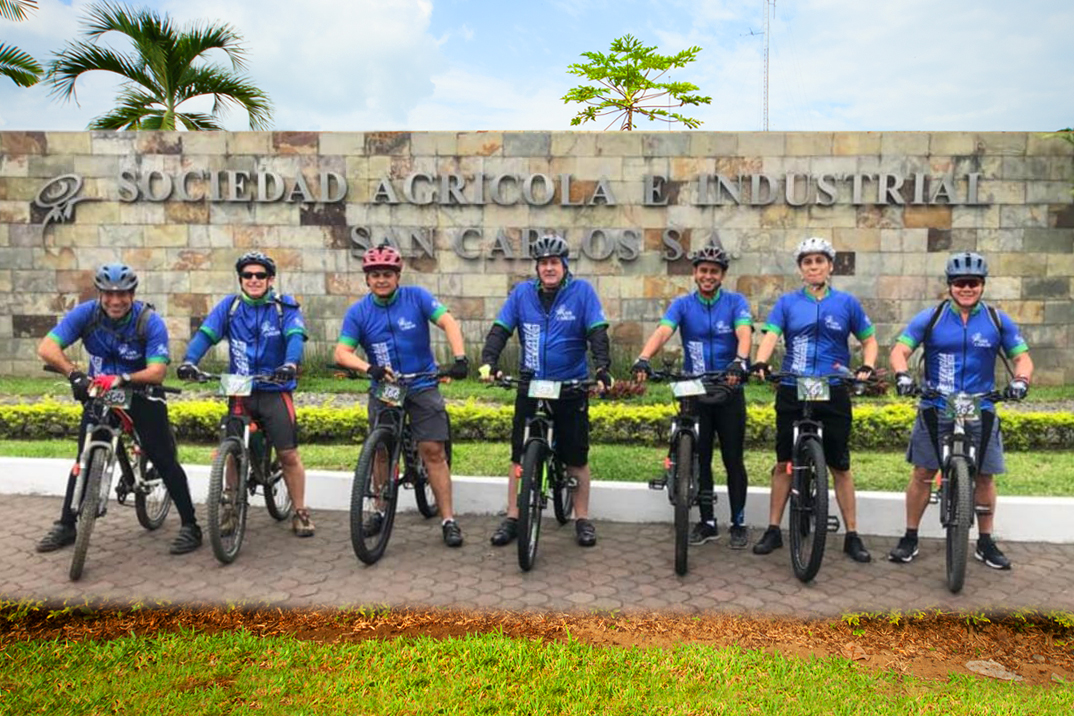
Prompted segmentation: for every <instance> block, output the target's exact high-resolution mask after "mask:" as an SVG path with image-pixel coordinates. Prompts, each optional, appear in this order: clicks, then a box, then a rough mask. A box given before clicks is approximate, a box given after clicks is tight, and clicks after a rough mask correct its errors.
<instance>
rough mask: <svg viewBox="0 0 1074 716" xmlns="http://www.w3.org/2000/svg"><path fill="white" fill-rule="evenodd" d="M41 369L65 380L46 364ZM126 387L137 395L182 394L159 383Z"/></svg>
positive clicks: (176, 389)
mask: <svg viewBox="0 0 1074 716" xmlns="http://www.w3.org/2000/svg"><path fill="white" fill-rule="evenodd" d="M41 369H42V370H44V371H45V372H46V373H55V374H56V375H63V377H65V378H66V377H67V376H66V375H64V373H63V371H62V370H60V369H59V368H55V367H53V366H51V365H48V364H46V365H44V366H42V367H41ZM127 385H129V386H130V387H131V389H132V390H134V391H136V392H138V393H144V392H146V391H148V390H159V391H160V392H162V393H172V394H173V395H179V394H180V393H182V392H183V390H182V389H181V388H169V387H168V386H166V385H163V384H161V383H135V382H133V381H132V382H130V383H127Z"/></svg>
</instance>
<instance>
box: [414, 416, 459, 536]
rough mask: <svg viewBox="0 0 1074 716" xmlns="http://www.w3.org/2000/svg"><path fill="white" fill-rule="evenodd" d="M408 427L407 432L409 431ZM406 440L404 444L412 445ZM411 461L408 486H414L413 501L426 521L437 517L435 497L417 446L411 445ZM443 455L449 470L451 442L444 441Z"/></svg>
mask: <svg viewBox="0 0 1074 716" xmlns="http://www.w3.org/2000/svg"><path fill="white" fill-rule="evenodd" d="M409 429H410V428H409V427H408V428H407V430H408V431H409ZM404 440H406V442H405V444H412V443H410V442H409V440H407V439H406V438H404ZM413 448H414V453H413V459H412V460H410V459H408V462H409V463H412V464H408V465H407V473H408V476H409V477H410V484H411V485H413V486H414V501H415V502H416V503H417V505H418V512H420V513H421V515H422V517H425V518H426V519H428V518H430V517H435V516H436V515H437V506H436V495H435V494H434V493H433V488H432V487H430V485H429V472H428V471H427V470H426V469H425V461H424V460H422V459H421V454H420V453H419V452H418V449H417V446H416V445H413ZM444 454H445V455H446V457H447V464H448V468H449V469H450V468H451V440H446V441H444Z"/></svg>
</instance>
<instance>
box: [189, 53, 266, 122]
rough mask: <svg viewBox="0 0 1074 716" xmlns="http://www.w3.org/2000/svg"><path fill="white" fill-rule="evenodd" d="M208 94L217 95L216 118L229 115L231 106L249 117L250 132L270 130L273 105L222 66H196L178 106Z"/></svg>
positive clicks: (242, 79) (246, 80)
mask: <svg viewBox="0 0 1074 716" xmlns="http://www.w3.org/2000/svg"><path fill="white" fill-rule="evenodd" d="M207 94H211V95H213V111H212V116H213V117H214V118H216V117H221V116H223V115H225V114H226V113H227V111H228V110H229V109H230V108H231V107H237V108H238V109H240V110H242V111H244V112H246V113H247V115H248V116H249V122H250V129H268V127H269V122H270V121H271V119H272V102H271V100H270V99H269V98H268V95H266V94H265V93H264V92H263V91H261V90H260V89H259V88H258V87H257V86H255V85H254V84H253V83H252V82H250V81H249V80H248V79H247V78H246V77H243V76H241V75H236V74H234V73H232V72H229V71H228V70H226V69H224V68H223V67H220V66H218V65H206V66H203V67H192V68H190V70H189V71H188V72H187V73H186V75H184V77H183V82H182V87H181V88H180V91H179V93H178V94H177V95H176V103H175V104H176V106H179V104H181V103H182V102H185V101H186V100H188V99H191V98H193V97H200V96H202V95H207Z"/></svg>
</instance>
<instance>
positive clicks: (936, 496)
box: [929, 490, 940, 505]
mask: <svg viewBox="0 0 1074 716" xmlns="http://www.w3.org/2000/svg"><path fill="white" fill-rule="evenodd" d="M929 504H930V505H938V504H940V491H939V490H936V491H935V492H931V493H929Z"/></svg>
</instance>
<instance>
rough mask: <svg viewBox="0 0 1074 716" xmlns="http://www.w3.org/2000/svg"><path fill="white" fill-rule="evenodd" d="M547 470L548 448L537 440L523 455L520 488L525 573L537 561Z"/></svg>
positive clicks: (521, 557)
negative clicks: (546, 449)
mask: <svg viewBox="0 0 1074 716" xmlns="http://www.w3.org/2000/svg"><path fill="white" fill-rule="evenodd" d="M546 469H547V456H546V452H545V446H544V445H543V444H542V443H540V442H538V441H536V440H532V441H530V443H529V445H527V446H526V450H525V452H524V453H523V454H522V475H521V478H520V480H519V488H518V566H519V567H521V568H522V571H523V572H528V571H530V570H531V569H533V565H534V563H536V561H537V543H538V542H539V541H540V538H541V512H542V509H541V508H542V505H541V497H542V495H543V482H544V477H545V471H546Z"/></svg>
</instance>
